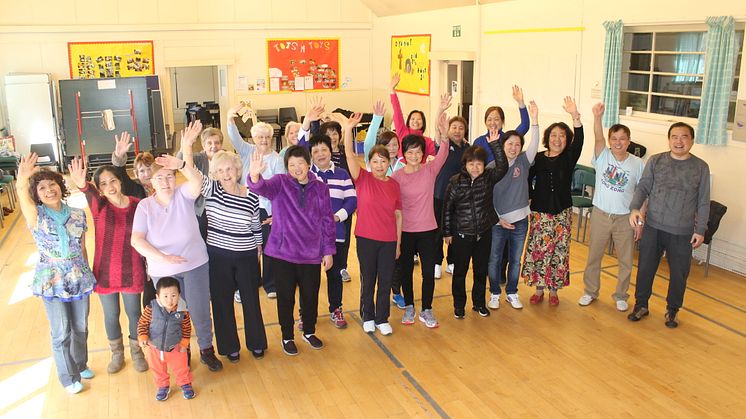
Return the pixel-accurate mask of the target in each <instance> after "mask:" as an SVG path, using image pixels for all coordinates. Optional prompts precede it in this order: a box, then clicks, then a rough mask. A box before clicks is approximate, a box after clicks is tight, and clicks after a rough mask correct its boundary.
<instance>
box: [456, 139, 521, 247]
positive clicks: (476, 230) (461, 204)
mask: <svg viewBox="0 0 746 419" xmlns="http://www.w3.org/2000/svg"><path fill="white" fill-rule="evenodd" d="M489 146H490V148H491V149H492V153H493V154H494V156H495V167H488V168H486V169H485V170H484V173H482V174H481V175H480V176H479V177H478V178H476V179H474V180H472V179H471V176H470V175H469V173H468V172H467V171H466V166H465V165H464V164H462V165H461V172H460V173H459V174H457V175H454V176H453V177H452V178H451V180H450V181H449V182H448V188H447V189H446V195H445V202H444V204H443V223H442V224H441V225H442V226H443V236H444V237H449V236H454V235H456V234H462V235H467V236H476V235H479V234H485V232H486V231H487V230H489V229H490V228H492V226H493V225H495V223H497V221H498V217H497V213H496V212H495V208H494V207H493V205H492V191H493V190H494V187H495V184H496V183H497V182H499V181H500V179H502V177H503V176H505V173H506V172H507V171H508V159H507V158H506V157H505V153H504V152H503V148H502V144H501V143H500V141H494V142H492V143H490V144H489ZM487 234H489V233H487Z"/></svg>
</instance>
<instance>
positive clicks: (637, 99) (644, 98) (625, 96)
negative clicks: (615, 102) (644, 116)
mask: <svg viewBox="0 0 746 419" xmlns="http://www.w3.org/2000/svg"><path fill="white" fill-rule="evenodd" d="M627 106H631V107H632V109H634V110H635V111H638V112H647V111H648V95H643V94H640V93H629V92H621V93H620V94H619V107H620V108H621V109H624V108H626V107H627Z"/></svg>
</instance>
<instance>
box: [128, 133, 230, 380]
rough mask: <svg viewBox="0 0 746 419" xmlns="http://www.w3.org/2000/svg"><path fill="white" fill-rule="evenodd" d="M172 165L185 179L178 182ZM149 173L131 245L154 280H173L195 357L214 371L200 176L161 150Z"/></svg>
mask: <svg viewBox="0 0 746 419" xmlns="http://www.w3.org/2000/svg"><path fill="white" fill-rule="evenodd" d="M199 132H200V130H199V128H198V127H197V126H195V124H189V126H188V127H187V128H186V129H185V130H184V131H182V134H181V137H182V138H184V137H187V136H190V137H194V138H196V137H197V136H198V135H199ZM177 170H179V171H181V173H182V174H183V175H184V177H186V179H187V182H186V183H185V184H183V185H181V186H178V187H177V186H176V171H177ZM152 179H153V186H154V187H155V194H154V195H153V196H151V197H148V198H145V199H143V200H142V201H140V204H139V205H138V206H137V210H136V211H135V218H134V221H133V223H132V240H131V243H132V247H134V248H135V249H136V250H137V251H138V252H139V253H140V254H141V255H143V256H145V259H146V260H147V267H148V274H149V275H150V277H151V278H153V282H154V284H156V285H157V284H158V280H159V279H160V278H162V277H164V276H173V277H175V278H176V279H178V280H179V284H180V285H181V291H182V295H183V296H184V300H185V301H186V302H187V304H188V305H189V314H190V316H191V318H192V324H193V325H194V329H195V331H196V332H197V343H198V345H199V349H200V361H201V362H202V363H203V364H206V365H207V367H208V368H209V369H210V371H219V370H220V369H222V368H223V364H222V362H220V360H219V359H217V358H216V357H215V349H214V348H213V346H212V319H211V318H210V269H209V266H208V263H207V262H208V257H207V248H206V247H205V242H204V241H203V240H202V237H201V236H200V234H199V226H198V225H197V218H196V217H195V216H194V201H195V200H196V199H197V197H198V196H199V195H200V190H201V189H202V176H201V175H200V172H199V170H197V168H195V167H194V166H192V165H187V164H186V162H184V161H181V160H179V159H177V158H176V157H173V156H169V155H164V156H161V157H158V158H157V159H156V160H155V164H154V165H153V178H152Z"/></svg>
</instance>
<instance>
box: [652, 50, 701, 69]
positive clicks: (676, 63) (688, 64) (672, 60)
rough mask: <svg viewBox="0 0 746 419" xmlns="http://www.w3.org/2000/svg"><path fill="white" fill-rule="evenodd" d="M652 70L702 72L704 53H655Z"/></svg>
mask: <svg viewBox="0 0 746 419" xmlns="http://www.w3.org/2000/svg"><path fill="white" fill-rule="evenodd" d="M653 71H660V72H662V73H685V74H704V72H705V56H704V54H701V55H700V54H672V55H656V56H655V67H654V68H653Z"/></svg>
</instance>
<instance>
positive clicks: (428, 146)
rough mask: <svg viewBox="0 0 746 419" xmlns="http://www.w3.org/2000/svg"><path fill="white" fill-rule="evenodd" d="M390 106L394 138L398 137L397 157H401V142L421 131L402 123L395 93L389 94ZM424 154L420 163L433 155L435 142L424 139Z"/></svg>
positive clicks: (399, 105)
mask: <svg viewBox="0 0 746 419" xmlns="http://www.w3.org/2000/svg"><path fill="white" fill-rule="evenodd" d="M391 106H392V107H393V108H394V128H395V129H396V136H397V137H399V157H402V156H403V155H404V154H403V153H404V152H403V151H402V148H401V142H402V141H403V140H404V137H406V136H407V135H409V134H417V135H422V131H420V130H418V129H411V128H409V127H408V126H407V123H406V121H404V114H403V113H402V111H401V104H400V103H399V96H397V95H396V93H392V94H391ZM422 137H423V138H424V139H425V154H423V155H422V162H423V163H425V162H426V161H427V156H434V155H435V142H434V141H433V140H432V139H431V138H430V137H425V136H424V135H422Z"/></svg>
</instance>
